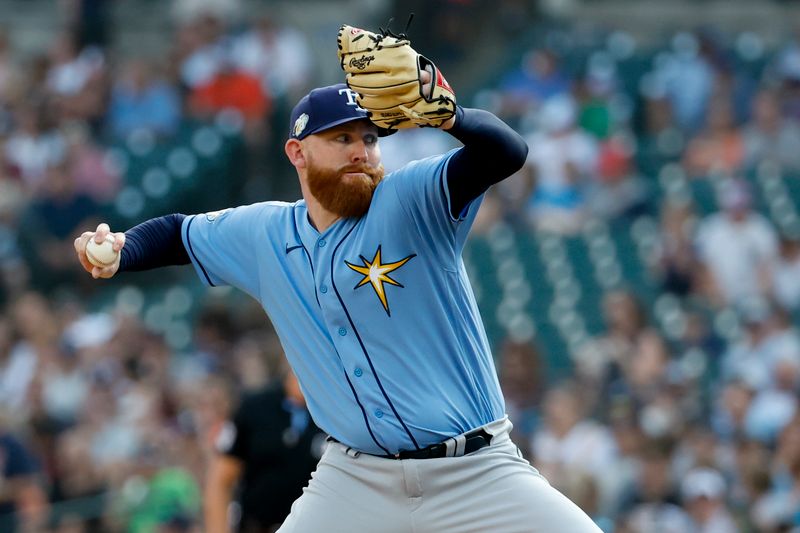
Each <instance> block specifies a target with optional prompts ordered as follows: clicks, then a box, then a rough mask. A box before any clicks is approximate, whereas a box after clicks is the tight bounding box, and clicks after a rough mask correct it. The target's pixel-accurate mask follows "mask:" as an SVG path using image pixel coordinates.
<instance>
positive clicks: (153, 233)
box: [119, 213, 190, 272]
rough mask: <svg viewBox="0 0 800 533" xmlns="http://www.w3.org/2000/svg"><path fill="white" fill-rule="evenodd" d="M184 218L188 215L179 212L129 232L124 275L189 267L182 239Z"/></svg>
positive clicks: (123, 256) (122, 265)
mask: <svg viewBox="0 0 800 533" xmlns="http://www.w3.org/2000/svg"><path fill="white" fill-rule="evenodd" d="M184 218H186V215H181V214H178V213H175V214H172V215H167V216H164V217H158V218H152V219H150V220H147V221H145V222H142V223H141V224H139V225H137V226H134V227H132V228H131V229H129V230H128V231H126V232H125V246H123V247H122V252H121V253H120V260H119V270H120V272H124V271H128V272H134V271H139V270H150V269H152V268H158V267H163V266H170V265H186V264H188V263H189V262H190V260H189V254H188V253H187V252H186V247H184V245H183V240H182V239H181V224H182V222H183V219H184Z"/></svg>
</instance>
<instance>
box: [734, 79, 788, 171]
mask: <svg viewBox="0 0 800 533" xmlns="http://www.w3.org/2000/svg"><path fill="white" fill-rule="evenodd" d="M743 138H744V164H745V167H746V168H748V169H752V168H755V167H757V166H758V165H759V164H760V163H762V162H764V161H770V162H773V163H777V164H779V165H781V167H783V168H784V169H785V170H786V171H789V172H797V171H800V151H798V150H797V146H798V145H800V126H798V125H797V123H796V122H794V121H792V120H790V119H788V118H787V117H785V116H784V115H783V114H782V112H781V109H780V99H779V95H778V93H777V92H776V91H774V90H767V89H764V90H762V91H761V92H759V93H758V94H757V95H756V97H755V99H754V100H753V112H752V119H751V121H750V123H748V124H746V125H745V127H744V132H743Z"/></svg>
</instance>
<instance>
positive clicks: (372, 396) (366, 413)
mask: <svg viewBox="0 0 800 533" xmlns="http://www.w3.org/2000/svg"><path fill="white" fill-rule="evenodd" d="M354 224H356V223H355V222H351V221H340V222H339V223H337V224H334V226H332V227H331V228H330V229H329V230H328V231H326V232H324V233H322V234H319V233H317V232H316V231H314V230H312V229H311V228H306V229H307V230H310V231H308V232H304V233H305V234H304V235H303V241H304V242H306V246H307V247H308V249H309V251H310V255H311V258H312V262H313V265H314V269H313V270H314V278H315V279H314V284H315V286H316V289H317V294H318V296H319V304H320V309H321V311H322V320H323V322H324V323H325V325H326V328H327V331H328V335H329V337H330V340H331V342H332V344H333V346H334V348H335V350H336V352H337V354H338V357H339V361H340V363H341V365H342V371H343V372H344V374H345V376H344V377H345V379H346V380H347V381H348V384H349V387H350V389H351V391H352V392H353V395H354V396H355V400H356V402H357V403H358V405H359V406H360V408H361V410H362V414H363V418H364V423H365V424H366V426H367V430H368V432H369V433H370V435H371V436H372V439H373V441H375V444H376V445H377V446H378V447H379V448H380V449H381V450H382V452H383V453H389V449H388V448H387V447H386V444H385V439H383V438H381V436H380V435H381V434H382V433H385V431H381V427H380V426H381V425H383V424H385V423H386V422H387V421H388V419H387V417H388V416H391V415H392V411H391V409H390V408H389V406H388V405H387V404H386V402H385V400H384V397H383V395H382V393H381V391H380V390H379V388H378V386H377V385H376V383H375V379H374V376H373V375H372V372H371V370H370V365H369V362H368V361H367V360H366V356H365V355H364V350H363V349H362V348H361V346H360V344H359V340H358V336H357V332H355V331H353V326H352V324H351V322H350V320H349V319H348V316H347V312H346V309H345V308H344V306H343V304H342V301H341V297H342V295H341V294H340V293H341V291H342V290H347V288H351V287H350V286H349V285H347V284H346V283H345V284H342V283H341V282H340V283H339V284H337V283H336V282H335V281H334V278H333V276H334V275H336V273H337V270H338V269H340V268H341V266H340V265H339V264H338V263H333V261H334V260H335V258H334V254H335V253H336V249H337V246H339V245H340V244H341V243H342V242H343V240H345V239H347V238H348V236H350V234H351V233H352V232H353V230H355V229H356V227H355V225H354ZM339 254H341V249H340V250H339ZM338 262H339V263H341V262H342V261H341V260H339V261H338ZM342 264H343V263H342Z"/></svg>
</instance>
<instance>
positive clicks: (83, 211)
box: [19, 163, 99, 289]
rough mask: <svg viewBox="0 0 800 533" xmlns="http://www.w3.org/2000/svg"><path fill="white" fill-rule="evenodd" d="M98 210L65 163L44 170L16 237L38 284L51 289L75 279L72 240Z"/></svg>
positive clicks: (88, 225)
mask: <svg viewBox="0 0 800 533" xmlns="http://www.w3.org/2000/svg"><path fill="white" fill-rule="evenodd" d="M98 212H99V206H98V205H97V203H96V202H95V201H94V200H92V199H91V198H90V197H89V196H87V195H86V194H85V193H82V192H79V191H78V190H76V184H75V182H74V181H73V180H72V179H71V177H70V175H69V168H68V167H67V165H66V164H63V163H62V164H59V165H57V166H51V167H49V168H47V169H46V170H45V177H44V182H43V183H42V186H41V188H40V191H39V195H38V196H37V197H36V198H35V199H34V200H33V201H32V202H31V203H30V204H29V205H28V207H27V209H26V210H25V212H24V213H23V214H22V215H21V218H20V224H21V226H22V227H24V228H26V230H25V231H24V232H22V233H21V234H20V236H19V237H20V241H19V243H20V248H21V250H22V252H23V254H25V257H26V259H27V261H28V264H29V265H30V268H31V272H32V275H33V276H35V277H36V279H37V281H38V283H40V286H42V287H47V288H49V289H52V288H54V287H56V286H57V285H59V284H61V283H67V282H75V280H76V276H75V275H76V274H78V273H79V269H78V268H76V265H75V261H74V258H73V257H71V256H72V254H74V246H73V241H74V240H75V235H77V233H78V232H79V228H84V227H92V218H93V217H95V216H97V214H98ZM94 225H95V226H96V223H95V224H94Z"/></svg>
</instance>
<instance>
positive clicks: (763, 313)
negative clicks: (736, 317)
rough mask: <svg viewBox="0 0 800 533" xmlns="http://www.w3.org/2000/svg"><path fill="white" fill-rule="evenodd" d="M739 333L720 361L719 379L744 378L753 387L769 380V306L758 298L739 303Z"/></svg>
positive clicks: (765, 384) (761, 386)
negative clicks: (720, 376) (740, 329)
mask: <svg viewBox="0 0 800 533" xmlns="http://www.w3.org/2000/svg"><path fill="white" fill-rule="evenodd" d="M740 315H741V322H742V325H743V329H744V331H743V334H742V335H741V338H740V339H739V340H738V341H735V342H733V343H731V344H730V346H729V348H728V351H727V352H726V353H725V355H724V356H723V360H722V369H721V370H722V378H723V379H725V380H734V379H735V380H745V381H747V383H749V384H750V385H752V386H753V387H754V388H756V389H761V388H765V387H767V386H768V385H769V381H770V361H769V344H770V340H771V334H772V328H771V326H770V320H771V318H772V309H771V308H770V306H769V304H768V303H767V302H765V301H763V300H760V299H754V300H750V301H745V302H743V303H742V304H741V306H740Z"/></svg>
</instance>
